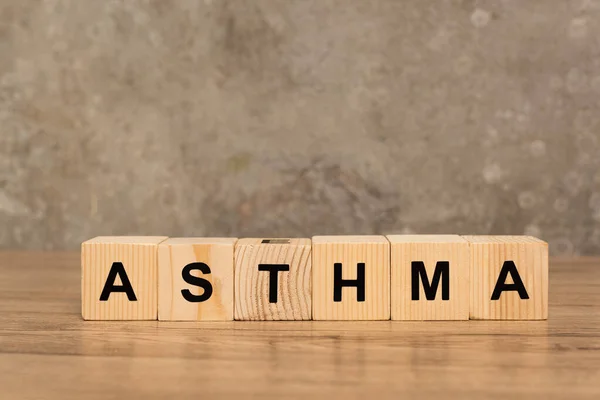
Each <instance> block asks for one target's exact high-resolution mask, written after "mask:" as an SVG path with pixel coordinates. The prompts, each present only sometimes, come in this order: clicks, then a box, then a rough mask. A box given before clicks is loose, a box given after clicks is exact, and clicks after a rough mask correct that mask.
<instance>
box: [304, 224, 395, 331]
mask: <svg viewBox="0 0 600 400" xmlns="http://www.w3.org/2000/svg"><path fill="white" fill-rule="evenodd" d="M312 245H313V249H312V251H313V298H312V301H313V319H314V320H388V319H390V243H389V242H388V240H387V239H386V238H385V237H384V236H314V237H313V238H312ZM336 264H337V265H336ZM340 264H341V266H340ZM336 270H337V272H338V273H339V272H341V279H342V280H343V281H344V284H343V286H342V287H341V289H340V285H337V288H336V285H335V283H336V282H335V280H336ZM359 271H364V282H365V285H364V293H361V289H360V288H359V287H360V284H359V282H357V278H358V274H359ZM337 278H338V283H339V282H340V281H339V278H340V276H338V277H337ZM353 281H354V282H353ZM356 284H357V285H358V286H359V287H357V286H351V285H356ZM362 294H364V297H363V298H360V297H359V295H361V296H362ZM336 296H338V297H337V298H336Z"/></svg>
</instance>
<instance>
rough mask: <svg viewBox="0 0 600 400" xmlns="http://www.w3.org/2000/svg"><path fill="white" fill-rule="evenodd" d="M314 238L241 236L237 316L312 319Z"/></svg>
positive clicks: (237, 260) (237, 255)
mask: <svg viewBox="0 0 600 400" xmlns="http://www.w3.org/2000/svg"><path fill="white" fill-rule="evenodd" d="M310 252H311V245H310V239H240V240H238V242H237V244H236V246H235V319H236V320H244V321H245V320H263V321H264V320H310V318H311V257H310Z"/></svg>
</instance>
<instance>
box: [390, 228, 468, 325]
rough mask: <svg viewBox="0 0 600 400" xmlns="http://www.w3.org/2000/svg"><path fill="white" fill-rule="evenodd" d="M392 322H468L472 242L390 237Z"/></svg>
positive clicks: (438, 237)
mask: <svg viewBox="0 0 600 400" xmlns="http://www.w3.org/2000/svg"><path fill="white" fill-rule="evenodd" d="M387 238H388V240H389V241H390V244H391V266H390V268H391V271H392V273H391V277H392V278H391V298H392V301H391V307H392V319H393V320H417V321H424V320H468V319H469V289H470V287H469V274H470V268H469V264H470V262H471V257H470V255H471V254H470V252H469V242H467V240H466V239H463V238H462V237H460V236H458V235H388V236H387Z"/></svg>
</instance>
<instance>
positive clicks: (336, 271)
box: [333, 263, 365, 302]
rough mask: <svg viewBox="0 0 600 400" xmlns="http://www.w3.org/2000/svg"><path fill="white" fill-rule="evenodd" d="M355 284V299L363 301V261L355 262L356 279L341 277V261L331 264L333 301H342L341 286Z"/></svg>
mask: <svg viewBox="0 0 600 400" xmlns="http://www.w3.org/2000/svg"><path fill="white" fill-rule="evenodd" d="M344 286H356V301H365V263H358V264H356V279H355V280H352V279H342V263H335V264H333V301H335V302H340V301H342V288H343V287H344Z"/></svg>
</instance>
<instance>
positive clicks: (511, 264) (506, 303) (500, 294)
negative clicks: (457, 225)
mask: <svg viewBox="0 0 600 400" xmlns="http://www.w3.org/2000/svg"><path fill="white" fill-rule="evenodd" d="M463 237H464V238H465V239H467V240H468V241H469V243H470V247H471V306H470V319H515V320H530V319H531V320H535V319H547V318H548V244H547V243H546V242H544V241H542V240H539V239H536V238H534V237H531V236H463Z"/></svg>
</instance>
